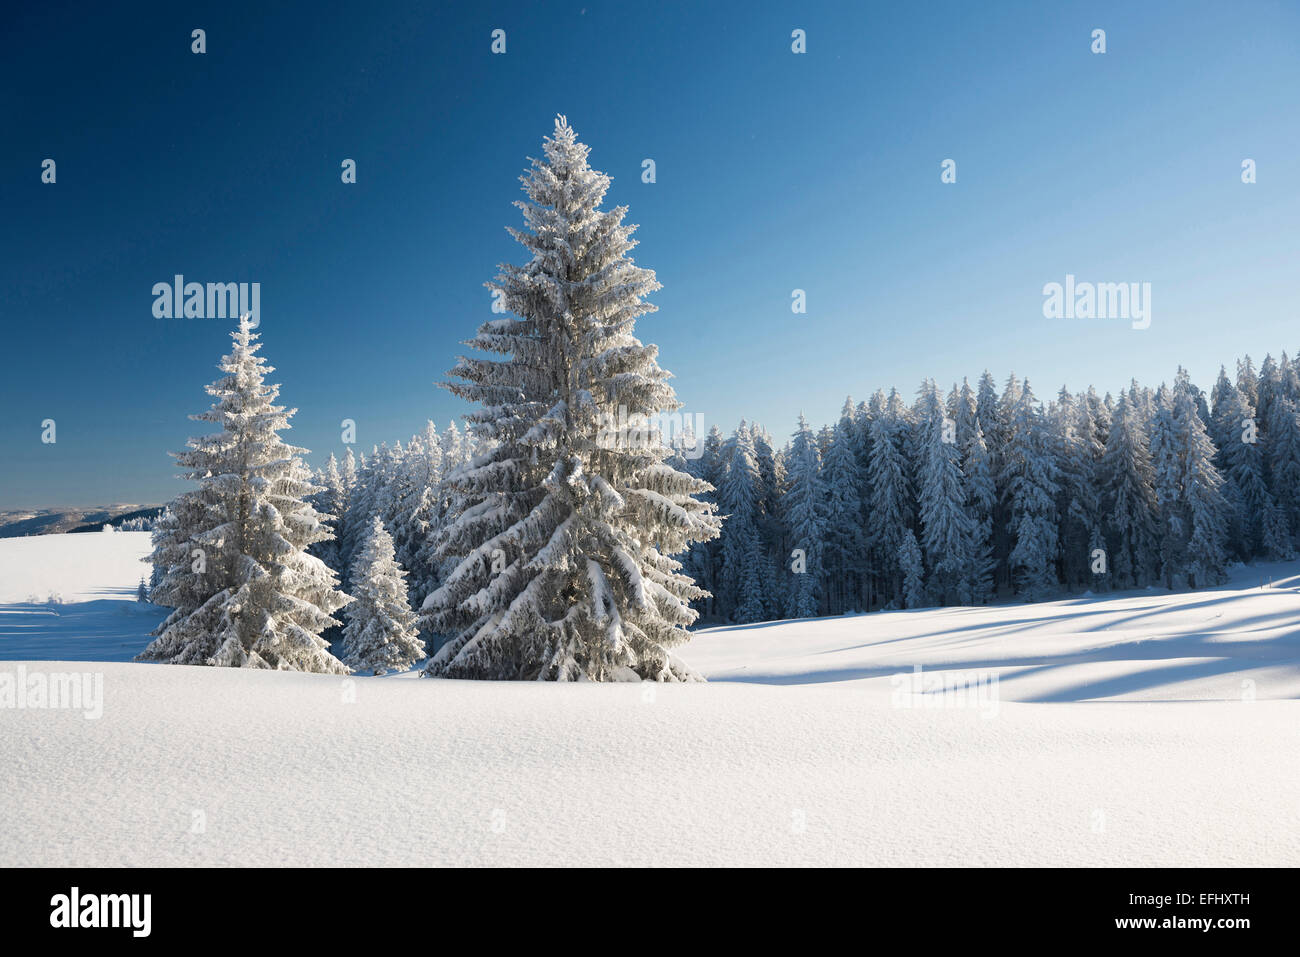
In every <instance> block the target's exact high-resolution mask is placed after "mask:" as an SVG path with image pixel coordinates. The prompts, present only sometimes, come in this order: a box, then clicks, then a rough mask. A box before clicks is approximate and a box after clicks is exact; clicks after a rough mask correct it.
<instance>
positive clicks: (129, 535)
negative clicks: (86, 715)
mask: <svg viewBox="0 0 1300 957" xmlns="http://www.w3.org/2000/svg"><path fill="white" fill-rule="evenodd" d="M150 550H151V549H150V543H149V533H148V532H109V533H105V532H85V533H81V534H77V535H34V536H31V537H26V538H6V539H0V661H3V660H24V659H61V660H64V661H130V660H131V659H132V658H134V657H135V656H136V655H137V654H139V653H140V652H141V651H142V650H143V649H144V647H145V645H146V644H148V643H149V639H148V638H147V637H146V636H147V635H148V633H149V632H150V631H151V630H152V629H153V628H154V626H155V625H157V624H158V622H160V621H162V619H163V618H164V617H166V615H167V609H165V608H157V607H155V606H153V605H148V604H142V603H140V602H137V601H135V600H134V599H135V593H136V587H137V586H138V585H139V582H140V578H141V576H142V575H143V576H145V577H147V576H148V574H149V566H148V565H146V564H144V563H143V562H141V559H142V558H144V557H145V556H146V555H148V554H149V552H150Z"/></svg>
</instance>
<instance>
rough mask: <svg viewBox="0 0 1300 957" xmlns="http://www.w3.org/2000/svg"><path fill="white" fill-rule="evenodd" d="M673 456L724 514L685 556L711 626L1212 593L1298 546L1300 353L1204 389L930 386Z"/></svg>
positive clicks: (741, 432)
mask: <svg viewBox="0 0 1300 957" xmlns="http://www.w3.org/2000/svg"><path fill="white" fill-rule="evenodd" d="M676 464H677V465H678V467H681V468H684V469H687V470H689V471H690V472H692V474H694V475H696V476H698V477H700V478H703V479H705V480H706V481H708V482H709V483H710V484H712V485H713V486H714V488H715V491H714V492H713V493H712V496H711V497H712V498H713V500H714V501H715V502H716V503H717V505H718V509H719V512H720V513H721V514H722V515H724V516H725V517H726V518H725V521H724V523H723V530H722V535H721V537H720V538H719V539H717V540H714V541H712V542H706V543H702V544H699V545H696V546H695V547H694V548H693V549H692V550H691V552H690V553H689V555H688V556H686V558H685V562H686V568H687V571H688V572H689V573H690V574H691V575H692V576H693V577H694V578H695V579H696V580H697V582H698V583H699V584H700V585H701V586H702V587H704V588H706V589H708V590H709V592H710V593H711V597H710V598H708V599H706V600H704V601H702V602H701V603H700V604H699V610H700V611H701V613H702V615H703V617H704V618H705V619H708V620H713V621H719V620H721V621H728V622H737V623H746V622H757V621H764V620H772V619H778V618H788V617H808V616H816V615H838V614H844V613H846V612H854V611H869V610H874V609H880V608H912V607H920V606H928V605H948V604H983V603H987V602H989V601H992V600H994V599H998V598H1002V599H1005V598H1011V597H1020V598H1023V599H1025V600H1029V601H1036V600H1042V599H1044V598H1048V597H1051V596H1052V595H1055V594H1059V593H1061V592H1062V591H1063V590H1071V591H1081V590H1084V589H1089V590H1091V591H1093V592H1099V591H1106V590H1109V589H1114V588H1135V587H1137V588H1140V587H1145V586H1149V585H1163V586H1165V587H1168V588H1175V587H1182V586H1188V587H1192V588H1202V587H1206V586H1212V585H1216V584H1219V583H1222V582H1223V581H1224V580H1225V577H1226V574H1225V572H1226V568H1227V566H1228V565H1229V564H1230V563H1232V562H1236V561H1249V560H1251V559H1255V558H1263V559H1269V560H1282V559H1290V558H1293V557H1295V546H1296V540H1297V535H1298V534H1300V359H1297V360H1295V361H1292V360H1289V359H1287V357H1286V355H1285V353H1284V354H1283V356H1282V359H1281V360H1280V361H1278V360H1275V359H1273V358H1272V357H1271V356H1270V357H1268V358H1266V359H1265V360H1264V363H1263V365H1262V366H1261V367H1260V368H1259V370H1258V371H1256V369H1255V366H1254V364H1253V363H1252V361H1251V360H1250V358H1246V359H1244V360H1242V361H1240V362H1238V363H1237V369H1236V376H1235V378H1232V377H1229V375H1228V374H1227V372H1226V370H1222V369H1221V370H1220V374H1219V378H1218V381H1217V382H1216V383H1215V385H1214V387H1213V389H1212V390H1211V392H1210V394H1209V396H1208V397H1207V396H1206V395H1205V393H1204V392H1203V391H1202V390H1200V389H1198V388H1197V387H1196V386H1195V385H1193V384H1192V382H1191V381H1190V379H1189V378H1188V375H1187V373H1186V372H1185V371H1184V370H1182V369H1179V371H1178V374H1177V376H1176V377H1175V379H1174V381H1173V383H1172V385H1170V384H1162V385H1160V387H1159V388H1157V389H1154V390H1153V389H1151V388H1148V387H1145V386H1142V385H1139V384H1138V383H1137V382H1136V381H1134V382H1132V383H1131V385H1130V386H1129V387H1128V388H1127V389H1124V390H1123V391H1121V392H1120V394H1119V396H1118V397H1112V396H1111V395H1110V394H1107V395H1106V396H1104V397H1101V396H1098V395H1097V393H1096V391H1095V390H1093V389H1089V390H1088V391H1086V392H1081V393H1073V394H1072V393H1070V392H1069V391H1068V390H1067V389H1064V388H1063V389H1061V391H1060V392H1059V393H1058V394H1057V396H1056V398H1055V399H1052V400H1051V401H1049V402H1047V403H1045V404H1044V403H1043V402H1041V401H1040V400H1039V399H1038V398H1037V397H1036V396H1035V395H1034V393H1033V391H1032V389H1031V388H1030V386H1029V383H1028V381H1023V382H1022V381H1021V380H1019V379H1017V378H1016V376H1015V375H1012V376H1010V377H1009V378H1008V379H1007V381H1006V383H1005V385H1004V386H1003V388H1002V389H1001V390H1000V391H999V390H998V389H997V387H996V383H995V381H994V380H993V378H992V377H991V376H990V375H989V373H987V372H985V373H984V375H983V376H981V377H980V379H979V382H978V383H977V384H976V385H975V386H974V387H973V388H972V387H971V385H970V384H969V382H968V381H963V382H962V384H961V385H960V386H954V387H953V388H952V389H950V390H948V391H947V392H946V393H945V392H944V391H942V390H940V389H939V388H938V387H937V386H936V385H935V383H934V382H933V381H926V382H925V383H923V384H922V385H921V387H920V389H919V390H918V392H917V396H916V398H915V400H914V401H913V402H912V403H911V404H908V403H907V402H905V401H904V399H903V397H902V396H901V395H900V394H899V393H898V392H897V391H896V390H892V389H891V390H890V391H889V392H888V393H887V394H886V393H885V392H877V393H876V394H875V395H874V396H872V397H871V399H870V400H869V401H867V402H862V403H859V404H857V405H854V404H853V402H852V400H849V401H846V402H845V405H844V408H843V410H842V413H841V416H840V419H839V421H838V422H837V423H836V424H835V425H833V426H825V427H823V428H821V429H820V430H818V431H816V432H814V431H813V430H812V429H811V428H810V427H809V425H808V423H807V422H806V421H805V420H804V418H803V417H802V416H800V419H799V423H798V427H797V429H796V431H795V432H794V435H793V436H792V438H791V439H790V440H789V441H788V442H787V443H786V444H785V445H784V447H782V448H780V449H777V448H775V445H774V442H773V440H772V437H771V435H770V434H769V433H768V432H767V431H766V430H764V429H763V428H761V427H759V426H757V425H753V424H747V423H744V422H742V423H741V425H740V427H739V428H737V429H736V430H735V431H734V432H732V434H731V435H730V436H729V437H727V438H725V439H724V438H723V436H722V435H721V434H720V432H719V431H718V430H717V429H716V428H714V429H713V430H712V431H711V432H710V433H709V435H708V436H707V438H706V439H704V441H703V447H702V448H698V447H697V448H693V449H689V450H685V454H684V453H683V450H679V451H678V456H677V460H676Z"/></svg>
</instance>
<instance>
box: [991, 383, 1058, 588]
mask: <svg viewBox="0 0 1300 957" xmlns="http://www.w3.org/2000/svg"><path fill="white" fill-rule="evenodd" d="M1008 429H1009V431H1008V437H1007V444H1006V448H1005V450H1004V451H1003V455H1002V484H1003V488H1004V489H1005V492H1004V494H1005V495H1006V508H1007V514H1008V520H1009V522H1010V526H1009V527H1010V531H1011V535H1012V541H1013V543H1014V544H1013V545H1012V548H1011V552H1010V554H1009V555H1008V556H1007V562H1008V564H1009V566H1010V569H1011V573H1012V580H1013V581H1014V582H1015V584H1016V586H1017V589H1018V591H1019V592H1020V594H1021V595H1023V596H1024V597H1025V598H1027V599H1028V600H1030V601H1039V600H1042V599H1043V598H1045V597H1047V595H1048V594H1049V593H1050V591H1051V589H1052V587H1053V586H1055V585H1056V584H1057V579H1056V574H1055V571H1054V569H1055V566H1056V559H1057V557H1058V556H1059V553H1060V552H1059V549H1060V545H1059V539H1058V532H1057V529H1058V515H1057V510H1056V494H1057V491H1058V489H1059V486H1058V476H1059V474H1060V473H1059V471H1058V469H1057V467H1056V463H1055V461H1054V460H1053V456H1052V451H1051V448H1050V446H1049V444H1048V439H1047V429H1046V426H1045V424H1044V422H1043V413H1042V409H1041V407H1040V406H1039V404H1038V401H1037V400H1036V399H1035V398H1034V393H1033V391H1032V390H1031V389H1030V387H1029V382H1028V380H1026V381H1025V383H1024V387H1023V388H1022V389H1020V390H1019V393H1018V396H1017V399H1016V404H1015V406H1014V407H1013V408H1012V410H1011V418H1010V422H1009V425H1008Z"/></svg>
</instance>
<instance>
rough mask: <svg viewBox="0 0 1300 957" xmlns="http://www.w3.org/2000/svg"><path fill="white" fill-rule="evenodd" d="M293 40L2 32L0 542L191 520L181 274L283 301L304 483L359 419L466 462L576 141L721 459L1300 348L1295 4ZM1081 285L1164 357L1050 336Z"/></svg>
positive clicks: (182, 13)
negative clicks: (437, 441) (990, 381)
mask: <svg viewBox="0 0 1300 957" xmlns="http://www.w3.org/2000/svg"><path fill="white" fill-rule="evenodd" d="M265 6H267V7H270V6H274V8H275V9H263V8H262V7H263V5H252V4H248V5H245V4H197V5H195V4H190V5H186V7H187V9H185V10H180V9H173V8H172V5H165V4H159V5H156V6H149V5H144V4H140V5H129V6H127V7H125V8H119V7H108V6H104V5H86V6H77V7H59V6H57V5H55V6H44V5H42V6H39V7H37V6H33V5H28V6H26V7H22V8H16V9H15V11H14V12H9V13H7V14H6V17H7V18H8V19H9V20H10V21H12V29H9V30H7V31H6V34H5V36H4V37H3V38H2V39H0V76H2V77H3V82H2V83H0V114H2V115H3V117H4V124H5V137H4V142H3V146H0V217H3V220H4V229H3V231H0V280H2V281H0V316H2V317H3V322H4V329H5V332H6V342H5V350H6V354H7V360H8V361H6V362H5V363H4V370H5V371H4V373H3V375H0V409H2V410H3V414H2V415H0V448H3V449H4V462H3V465H2V466H0V509H6V508H20V507H33V506H52V505H60V504H97V503H108V502H159V501H163V500H165V499H167V498H170V497H171V496H173V495H175V494H176V493H177V492H178V491H180V490H181V488H182V487H183V484H182V483H181V482H179V481H178V480H176V479H175V478H174V477H173V476H174V472H175V469H174V467H173V466H172V463H171V460H170V458H169V457H168V456H167V455H166V452H167V451H168V450H172V449H177V448H180V447H182V446H183V444H184V442H185V439H186V438H187V437H188V436H189V435H191V434H194V433H195V432H196V431H197V430H200V429H199V427H198V426H197V424H195V423H191V422H189V421H188V419H187V418H186V416H187V414H189V413H192V412H198V411H200V410H201V409H203V408H205V407H206V405H207V397H206V396H205V395H204V393H203V391H202V389H203V386H204V384H206V383H207V382H209V381H211V380H212V379H214V378H215V377H216V375H217V373H216V371H215V369H214V365H215V363H216V361H217V360H218V358H219V357H220V356H221V355H222V354H223V353H224V352H225V351H226V348H227V345H228V343H229V339H228V333H229V328H228V324H227V323H224V322H223V321H222V320H215V319H171V320H167V319H157V318H155V317H154V315H153V312H152V306H153V297H152V292H151V290H152V287H153V284H154V283H156V282H160V281H170V279H171V277H172V276H173V275H174V274H175V273H182V274H184V275H185V276H186V277H187V279H191V280H195V281H200V282H208V281H212V282H218V281H220V282H225V281H245V282H260V283H261V308H262V326H261V331H262V333H263V340H264V342H265V347H264V354H265V355H266V356H267V357H268V359H269V361H270V362H271V364H272V365H274V366H276V367H277V373H276V375H275V377H274V380H275V381H279V382H280V383H281V384H282V386H283V390H282V396H283V398H284V400H285V401H286V402H287V403H288V404H289V405H291V406H296V407H298V408H299V409H300V411H299V413H298V415H297V416H296V417H295V419H294V429H293V431H292V432H290V433H289V434H288V437H289V438H290V439H291V440H293V441H295V442H297V443H298V444H300V445H304V446H306V447H308V448H310V449H312V450H313V455H312V457H311V458H312V461H313V462H314V463H319V462H320V461H322V460H323V458H324V456H325V455H326V454H327V453H328V452H329V451H336V452H341V451H342V449H343V446H342V445H341V443H340V432H339V422H340V420H342V419H344V418H351V419H354V420H355V421H356V423H357V433H358V436H357V438H358V447H359V448H364V449H368V448H369V447H370V446H371V445H372V444H374V443H377V442H380V441H388V442H392V441H394V440H399V439H400V440H402V441H405V440H406V439H407V438H408V437H409V436H410V435H411V434H412V433H413V432H416V431H418V430H419V429H420V428H421V427H422V425H423V423H424V421H425V420H426V419H428V418H433V419H435V421H437V422H438V424H439V427H440V428H441V427H443V426H445V424H446V422H447V421H448V420H449V419H450V418H452V417H454V416H457V415H459V414H460V413H461V412H463V411H464V406H463V405H462V404H461V403H460V402H459V400H456V399H455V398H454V397H452V396H451V395H450V394H448V393H446V392H445V391H443V390H440V389H436V388H435V387H434V383H435V382H436V381H438V380H440V379H442V378H443V375H444V373H445V371H446V370H447V369H449V368H450V367H451V365H452V363H453V362H454V359H455V356H456V354H457V353H458V352H459V351H462V350H461V347H460V345H459V343H460V341H461V340H462V339H464V338H466V337H467V336H468V335H470V334H471V332H472V331H473V329H474V328H475V327H476V326H477V324H478V323H479V322H481V321H482V320H483V319H484V318H485V317H487V316H488V315H489V314H490V313H489V309H490V297H489V294H488V292H487V290H485V289H484V288H483V286H482V283H483V282H484V281H485V280H487V279H489V278H491V277H492V276H493V275H494V274H495V272H496V266H497V264H498V263H499V262H501V261H503V260H510V261H521V256H522V249H521V248H520V247H518V246H517V245H516V244H515V243H514V242H513V241H512V240H511V239H510V238H509V237H508V236H507V234H506V232H505V229H504V227H505V226H507V225H517V224H518V222H519V216H518V212H517V211H516V210H515V209H514V208H513V207H512V206H511V203H512V202H513V201H514V200H515V199H516V198H517V197H518V195H519V193H518V181H517V177H518V176H519V174H520V173H521V172H522V170H523V168H524V166H525V165H526V157H528V156H530V155H539V153H540V149H541V140H542V137H543V136H544V135H545V134H546V133H548V132H549V131H550V129H551V126H552V123H553V117H554V115H555V114H556V113H560V112H562V113H565V114H567V115H568V117H569V120H570V122H571V123H572V125H573V126H574V127H575V128H576V129H577V131H578V133H579V136H580V137H581V138H582V139H583V141H584V142H586V143H587V144H588V145H590V146H591V148H592V163H593V165H594V166H596V167H597V168H599V169H602V170H604V171H606V172H607V173H609V174H610V175H611V176H612V177H613V180H614V183H613V187H612V188H611V190H610V193H609V197H608V201H609V202H610V203H622V204H626V205H627V206H629V207H630V213H629V217H628V218H629V220H630V221H632V222H635V223H639V224H640V225H641V229H640V231H639V232H638V238H639V239H640V243H641V245H640V246H639V248H638V249H637V250H636V252H635V254H634V255H635V257H636V259H637V262H638V264H640V265H643V266H647V267H650V268H653V269H655V270H656V271H657V272H658V275H659V279H660V281H661V282H662V283H663V285H664V288H663V290H661V291H660V292H659V293H657V294H656V295H655V296H654V299H653V301H654V302H655V303H656V304H657V305H658V306H659V312H657V313H655V314H653V315H651V316H648V317H646V318H645V319H643V320H642V321H641V323H640V324H639V327H638V329H639V334H640V336H641V338H642V339H644V340H646V341H652V342H656V343H658V344H659V345H660V349H661V352H660V356H661V363H662V364H663V365H664V367H665V368H667V369H670V370H671V371H672V372H673V373H674V374H675V375H676V377H677V379H676V383H675V384H676V386H677V390H678V395H679V398H680V399H681V400H682V401H683V402H684V403H685V409H684V411H686V412H689V413H698V414H700V415H702V416H703V417H704V421H705V422H706V423H707V424H718V425H719V426H721V427H723V428H724V429H730V428H732V427H734V425H735V424H736V422H737V421H738V420H739V419H740V418H741V417H746V418H750V419H757V420H758V421H760V422H762V423H763V424H765V425H766V426H767V427H768V428H769V429H770V430H771V431H772V432H773V433H775V434H776V435H777V436H778V437H782V436H785V435H787V434H788V433H789V432H790V431H791V429H792V428H793V425H794V422H795V418H796V416H797V415H798V413H799V412H800V411H801V410H802V411H804V412H805V413H806V414H807V415H808V416H809V418H810V420H812V421H813V422H814V423H821V422H825V421H828V420H831V419H833V418H834V417H835V416H836V415H837V414H838V410H839V407H840V405H841V403H842V402H843V399H844V396H845V395H846V394H852V395H853V396H854V397H855V398H858V399H861V398H865V397H867V396H868V395H869V394H870V393H871V392H872V391H874V390H875V389H876V388H878V387H888V386H890V385H897V386H898V387H899V388H900V389H901V390H902V391H903V392H904V393H905V394H906V395H908V396H909V397H910V396H911V395H912V394H913V393H914V391H915V389H916V386H917V384H918V383H919V382H920V380H921V379H922V378H923V377H926V376H933V377H935V378H936V379H937V380H938V381H939V382H940V383H942V384H949V383H951V382H953V381H954V380H957V379H960V377H961V376H963V375H968V376H970V377H971V378H972V379H974V378H975V377H976V376H978V375H979V373H980V372H981V371H982V370H983V369H985V368H988V369H990V370H991V371H992V372H993V373H994V375H995V376H996V377H997V378H998V380H999V382H1000V381H1002V380H1003V379H1004V378H1005V377H1006V375H1007V373H1008V372H1009V371H1011V370H1013V369H1014V370H1015V372H1016V373H1017V374H1020V375H1022V376H1023V375H1027V376H1028V377H1029V379H1030V381H1031V383H1033V384H1034V386H1035V388H1036V391H1038V393H1039V395H1040V396H1041V397H1047V396H1048V395H1050V394H1053V393H1055V392H1056V390H1057V389H1059V388H1060V386H1061V385H1062V383H1067V384H1068V385H1069V386H1070V387H1071V388H1072V389H1079V388H1083V387H1086V386H1087V385H1088V384H1094V385H1096V386H1097V387H1098V388H1099V389H1101V390H1103V391H1104V390H1113V391H1118V389H1119V388H1121V387H1122V386H1123V385H1125V384H1126V383H1127V381H1128V380H1129V378H1130V377H1134V376H1136V377H1138V378H1139V379H1141V380H1143V381H1148V382H1153V383H1154V382H1157V381H1159V380H1160V379H1162V378H1170V377H1172V375H1173V373H1174V371H1175V369H1176V367H1177V366H1178V365H1179V364H1180V363H1181V364H1183V365H1185V366H1187V367H1188V368H1189V369H1190V370H1191V371H1192V374H1193V377H1194V378H1195V379H1196V381H1197V382H1198V383H1199V384H1200V385H1202V387H1204V388H1208V387H1209V386H1210V385H1211V384H1212V377H1213V375H1214V373H1215V372H1216V371H1217V369H1218V365H1219V363H1220V362H1227V363H1229V364H1230V363H1231V362H1232V360H1233V359H1235V358H1236V357H1237V356H1240V355H1242V354H1244V353H1251V354H1252V355H1254V357H1255V358H1256V361H1257V362H1258V361H1259V360H1260V359H1262V358H1263V355H1264V353H1266V352H1269V351H1272V352H1273V353H1275V354H1276V353H1279V352H1280V351H1282V350H1288V351H1289V352H1291V353H1292V354H1294V353H1295V352H1296V350H1297V349H1300V336H1298V335H1297V331H1300V323H1297V318H1298V315H1297V312H1298V310H1300V305H1298V304H1297V301H1296V293H1295V282H1296V279H1297V277H1298V276H1300V267H1298V264H1300V229H1298V228H1297V227H1298V225H1300V189H1297V184H1298V183H1300V122H1298V121H1300V6H1298V5H1296V4H1294V3H1268V2H1244V3H1234V4H1222V3H1217V4H1209V3H1195V2H1182V3H1115V4H1105V3H1100V4H1099V3H1087V4H1084V3H1050V4H1043V3H987V4H986V3H980V4H972V3H918V4H876V3H861V2H858V3H843V4H828V3H804V4H767V3H710V4H700V3H698V2H697V3H681V4H659V3H649V4H645V3H640V4H621V3H602V2H595V0H579V2H575V3H536V4H506V3H491V4H465V5H461V7H462V8H461V9H457V10H444V9H441V7H440V6H439V5H433V4H408V5H403V4H381V5H378V4H377V5H374V8H373V9H372V8H369V7H365V6H362V7H356V6H347V7H345V8H343V9H341V10H340V11H339V12H330V13H324V12H321V11H320V10H318V9H316V8H315V7H314V6H312V5H302V6H291V5H288V4H285V5H281V4H276V5H265ZM196 27H199V28H203V29H204V30H206V33H207V53H206V54H203V55H195V54H192V53H191V52H190V44H191V39H190V32H191V30H192V29H194V28H196ZM495 28H501V29H504V30H505V31H506V37H507V52H506V54H505V55H500V56H498V55H493V54H492V53H491V52H490V44H491V32H492V30H493V29H495ZM795 28H801V29H803V30H805V31H806V33H807V48H808V51H807V53H806V54H803V55H796V54H794V53H792V52H791V50H790V43H791V40H790V33H791V30H793V29H795ZM1095 28H1102V29H1105V30H1106V41H1107V52H1106V53H1105V54H1103V55H1097V54H1093V53H1092V52H1091V51H1090V44H1091V39H1090V34H1091V32H1092V30H1093V29H1095ZM47 157H48V158H53V159H54V160H55V161H56V163H57V182H56V183H55V184H53V185H49V184H42V183H41V182H40V173H41V162H42V160H44V159H45V158H47ZM345 158H352V159H355V160H356V162H357V170H358V172H357V183H356V184H354V185H345V184H343V183H341V181H340V175H339V174H340V163H341V162H342V161H343V159H345ZM644 158H653V159H654V160H655V162H656V167H657V182H656V183H654V184H645V183H642V182H641V162H642V160H643V159H644ZM947 158H951V159H954V160H955V161H956V163H957V182H956V183H955V184H951V185H947V184H943V183H941V182H940V175H939V174H940V163H941V162H942V161H943V160H944V159H947ZM1246 158H1251V159H1254V160H1255V161H1256V163H1257V168H1258V182H1256V183H1255V184H1252V185H1246V184H1243V183H1242V182H1241V178H1240V169H1241V162H1242V160H1243V159H1246ZM1067 273H1072V274H1074V275H1076V276H1077V277H1079V278H1080V279H1081V280H1093V281H1106V282H1150V283H1151V284H1152V323H1151V327H1150V328H1149V329H1146V330H1134V329H1132V328H1130V326H1129V324H1128V323H1126V322H1123V321H1114V320H1109V321H1108V320H1048V319H1045V318H1044V317H1043V314H1042V301H1043V296H1042V287H1043V285H1044V283H1048V282H1053V281H1056V282H1060V281H1063V280H1064V277H1065V275H1066V274H1067ZM795 288H800V289H804V290H805V291H806V293H807V302H808V311H807V313H806V314H805V315H795V314H792V312H791V310H790V301H791V298H790V297H791V290H793V289H795ZM47 418H52V419H54V420H55V421H56V422H57V429H58V432H57V437H58V440H57V443H55V444H54V445H48V444H42V443H41V441H40V436H41V422H42V420H44V419H47Z"/></svg>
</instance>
